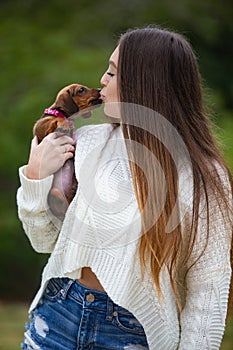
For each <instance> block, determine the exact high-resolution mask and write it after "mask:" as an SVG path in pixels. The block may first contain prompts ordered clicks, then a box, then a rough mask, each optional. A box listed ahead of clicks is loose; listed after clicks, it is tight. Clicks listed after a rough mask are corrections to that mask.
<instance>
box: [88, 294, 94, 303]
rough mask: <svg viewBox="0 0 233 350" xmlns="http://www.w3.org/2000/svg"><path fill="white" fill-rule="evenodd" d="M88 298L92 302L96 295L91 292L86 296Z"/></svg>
mask: <svg viewBox="0 0 233 350" xmlns="http://www.w3.org/2000/svg"><path fill="white" fill-rule="evenodd" d="M86 300H87V301H89V303H92V302H93V301H94V300H95V296H94V295H93V294H91V293H90V294H88V295H87V296H86Z"/></svg>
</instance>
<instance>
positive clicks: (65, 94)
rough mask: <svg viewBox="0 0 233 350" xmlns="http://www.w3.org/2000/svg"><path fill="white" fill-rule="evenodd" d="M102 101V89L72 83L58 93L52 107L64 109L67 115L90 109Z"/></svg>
mask: <svg viewBox="0 0 233 350" xmlns="http://www.w3.org/2000/svg"><path fill="white" fill-rule="evenodd" d="M101 103H102V100H101V99H100V89H91V88H88V87H87V86H84V85H79V84H71V85H68V86H66V87H64V88H63V89H62V90H61V91H60V92H59V93H58V95H57V97H56V100H55V103H54V104H53V105H52V106H51V107H50V108H51V109H58V110H60V111H62V112H63V113H64V114H65V115H66V116H67V117H70V116H71V115H72V114H74V113H78V112H80V111H83V110H87V111H88V110H90V109H92V108H93V107H94V106H96V105H99V104H101Z"/></svg>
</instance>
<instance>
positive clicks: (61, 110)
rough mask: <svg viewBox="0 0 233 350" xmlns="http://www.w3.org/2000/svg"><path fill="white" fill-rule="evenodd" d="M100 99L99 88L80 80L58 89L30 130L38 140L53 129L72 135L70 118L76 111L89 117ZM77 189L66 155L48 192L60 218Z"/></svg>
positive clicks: (70, 160) (51, 204) (70, 164)
mask: <svg viewBox="0 0 233 350" xmlns="http://www.w3.org/2000/svg"><path fill="white" fill-rule="evenodd" d="M101 102H102V100H101V99H100V89H90V88H88V87H86V86H83V85H79V84H71V85H69V86H66V87H65V88H63V89H62V90H61V91H60V92H59V93H58V95H57V97H56V100H55V102H54V104H52V106H50V107H49V108H48V109H46V110H45V111H44V114H43V116H42V117H41V119H39V120H38V121H37V122H36V123H35V125H34V128H33V134H34V135H36V136H37V138H38V142H41V141H42V140H43V138H44V137H45V136H46V135H48V134H50V133H51V132H54V131H56V132H59V134H61V135H63V134H66V135H69V136H71V137H72V135H73V128H74V126H73V119H74V118H75V117H77V116H79V115H81V116H83V117H84V118H87V117H90V115H91V112H90V111H91V110H92V109H93V108H94V107H95V106H98V105H100V104H101ZM71 116H72V118H70V117H71ZM76 190H77V180H76V178H75V175H74V160H73V159H68V160H67V161H66V162H65V164H64V165H63V167H62V168H61V169H60V170H58V171H57V172H56V173H55V174H54V179H53V184H52V188H51V190H50V192H49V195H48V204H49V207H50V209H51V211H52V213H53V214H54V215H55V216H57V217H58V218H59V219H61V220H63V219H64V216H65V213H66V211H67V208H68V206H69V204H70V202H71V200H72V199H73V197H74V195H75V192H76Z"/></svg>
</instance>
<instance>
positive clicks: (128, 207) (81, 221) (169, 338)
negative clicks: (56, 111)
mask: <svg viewBox="0 0 233 350" xmlns="http://www.w3.org/2000/svg"><path fill="white" fill-rule="evenodd" d="M75 172H76V177H77V179H78V190H77V193H76V195H75V197H74V199H73V201H72V203H71V204H70V206H69V208H68V211H67V213H66V217H65V220H64V222H61V221H59V220H58V219H56V218H55V217H54V216H53V215H52V213H51V212H50V210H49V208H48V204H47V195H48V192H49V190H50V187H51V184H52V179H53V176H50V177H48V178H45V179H43V180H29V179H27V178H26V177H25V166H24V167H21V168H20V170H19V174H20V181H21V187H20V188H19V189H18V192H17V203H18V213H19V218H20V219H21V221H22V223H23V227H24V230H25V232H26V234H27V236H28V238H29V240H30V242H31V244H32V246H33V248H34V249H35V250H36V251H37V252H44V253H51V255H50V258H49V260H48V263H47V265H46V267H45V269H44V271H43V276H42V283H41V287H40V289H39V291H38V293H37V295H36V296H35V298H34V300H33V302H32V304H31V307H30V310H29V312H30V311H32V310H33V309H34V308H35V307H36V305H37V303H38V301H39V300H40V298H41V296H42V293H43V291H44V289H45V287H46V284H47V282H48V281H49V279H50V278H52V277H70V278H73V279H78V278H80V277H81V268H82V267H84V266H89V267H91V268H92V270H93V272H94V273H95V274H96V275H97V277H98V279H99V281H100V282H101V284H102V285H103V287H104V289H105V290H106V292H107V293H108V295H109V296H110V297H111V298H112V300H113V301H114V302H115V303H117V304H119V305H121V306H122V307H124V308H126V309H128V310H129V311H130V312H132V313H133V314H134V315H135V317H137V319H138V320H139V322H140V323H141V324H142V325H143V327H144V330H145V333H146V336H147V340H148V344H149V348H150V349H151V350H175V349H180V350H206V349H211V350H213V349H219V347H220V344H221V340H222V336H223V332H224V327H225V318H226V310H227V301H228V293H229V285H230V277H231V267H230V240H231V225H230V223H229V225H227V224H224V222H223V217H222V215H223V214H221V211H220V210H219V209H218V207H217V205H216V202H215V201H212V202H211V208H210V210H211V213H212V217H211V220H210V225H211V227H210V236H209V241H208V246H207V248H206V250H205V253H204V254H203V256H202V257H201V259H200V260H199V261H198V263H197V264H195V266H194V267H193V268H192V269H191V270H190V272H189V273H188V278H187V281H186V283H187V292H186V299H185V300H184V301H183V310H182V313H181V316H180V317H179V315H178V311H177V308H176V303H175V299H174V295H173V292H172V288H171V285H170V280H169V275H168V273H167V270H166V269H164V270H163V272H162V274H161V287H162V291H163V295H164V298H163V299H162V300H159V299H158V295H157V292H156V289H155V287H154V285H153V284H152V281H151V279H150V276H149V274H145V276H144V279H142V278H141V273H140V265H139V257H138V252H137V243H138V240H139V238H140V232H141V219H140V213H139V209H138V205H137V201H136V197H135V193H134V188H133V183H132V178H131V173H130V168H129V163H128V157H127V152H126V148H125V143H124V139H123V135H122V130H121V128H120V127H118V128H116V129H113V128H112V126H111V124H102V125H89V126H84V127H81V128H79V129H78V130H77V131H76V153H75ZM179 186H180V195H179V196H180V197H179V203H180V211H181V218H183V219H182V228H183V235H184V239H185V232H186V227H187V226H186V225H188V224H190V222H189V223H188V224H187V222H188V221H189V219H190V213H191V209H192V189H193V187H192V176H191V173H190V169H186V171H182V176H180V179H179ZM227 186H228V185H226V190H229V187H228V189H227ZM205 241H206V219H205V218H204V215H203V217H202V215H201V214H200V223H199V229H198V236H197V241H196V244H195V247H194V250H193V253H192V256H191V257H190V264H192V262H193V261H195V259H196V258H197V257H198V256H199V254H200V252H202V250H203V248H204V246H205ZM184 272H185V271H184Z"/></svg>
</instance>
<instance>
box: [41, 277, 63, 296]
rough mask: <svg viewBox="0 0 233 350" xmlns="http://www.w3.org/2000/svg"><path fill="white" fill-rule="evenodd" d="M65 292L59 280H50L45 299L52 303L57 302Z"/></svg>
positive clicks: (44, 294)
mask: <svg viewBox="0 0 233 350" xmlns="http://www.w3.org/2000/svg"><path fill="white" fill-rule="evenodd" d="M62 291H63V283H62V281H61V280H59V279H58V278H52V279H50V280H49V282H48V284H47V287H46V288H45V291H44V293H43V297H45V298H46V299H48V300H50V301H57V300H58V299H60V298H61V296H62Z"/></svg>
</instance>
